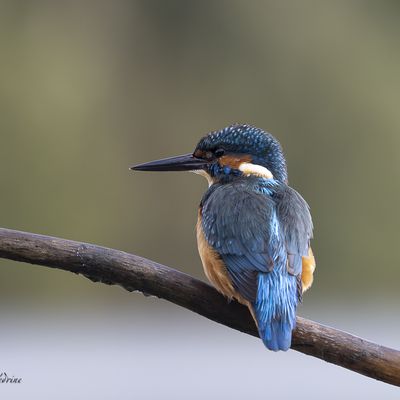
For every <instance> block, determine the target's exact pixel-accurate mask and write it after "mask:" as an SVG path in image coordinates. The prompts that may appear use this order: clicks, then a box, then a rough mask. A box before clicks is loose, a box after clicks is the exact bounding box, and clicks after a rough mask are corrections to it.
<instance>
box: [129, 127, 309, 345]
mask: <svg viewBox="0 0 400 400" xmlns="http://www.w3.org/2000/svg"><path fill="white" fill-rule="evenodd" d="M130 169H132V170H134V171H191V172H194V173H196V174H199V175H202V176H204V177H205V178H206V179H207V181H208V185H209V187H208V189H207V191H206V192H205V193H204V195H203V197H202V199H201V202H200V205H199V209H198V217H197V228H196V232H197V245H198V251H199V255H200V258H201V261H202V264H203V268H204V272H205V275H206V276H207V278H208V280H209V281H210V282H211V283H212V284H213V286H214V287H215V288H216V289H217V290H218V291H219V292H220V293H222V294H223V295H224V296H226V297H227V299H229V300H232V299H235V300H236V301H238V302H239V303H242V304H244V305H245V306H247V307H248V308H249V311H250V313H251V315H252V317H253V318H254V321H255V323H256V326H257V328H258V332H259V336H260V338H261V339H262V341H263V343H264V345H265V346H266V347H267V348H268V349H269V350H272V351H279V350H282V351H287V350H288V349H289V348H290V347H291V342H292V333H293V330H294V328H295V326H296V312H297V307H298V304H299V303H301V302H302V297H303V293H304V292H305V291H306V290H307V289H309V288H310V287H311V285H312V283H313V274H314V270H315V258H314V254H313V251H312V249H311V246H310V241H311V239H312V237H313V222H312V218H311V214H310V209H309V206H308V204H307V203H306V201H305V200H304V199H303V197H302V196H301V195H300V194H299V193H298V192H297V191H296V190H295V189H293V188H291V187H290V186H289V184H288V172H287V166H286V160H285V157H284V153H283V150H282V147H281V145H280V143H279V141H278V140H277V139H276V138H275V137H274V136H273V135H272V134H270V133H268V132H267V131H264V130H262V129H260V128H257V127H255V126H252V125H248V124H233V125H230V126H227V127H225V128H223V129H220V130H216V131H212V132H210V133H208V134H207V135H205V136H204V137H202V138H201V139H200V141H199V142H198V144H197V146H196V148H195V150H194V152H193V153H189V154H185V155H181V156H176V157H169V158H164V159H160V160H156V161H151V162H146V163H143V164H139V165H135V166H133V167H131V168H130Z"/></svg>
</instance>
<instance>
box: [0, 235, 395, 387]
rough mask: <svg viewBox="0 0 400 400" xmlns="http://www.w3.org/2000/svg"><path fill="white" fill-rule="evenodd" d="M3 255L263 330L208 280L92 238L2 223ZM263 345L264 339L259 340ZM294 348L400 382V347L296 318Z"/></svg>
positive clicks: (242, 327) (245, 328)
mask: <svg viewBox="0 0 400 400" xmlns="http://www.w3.org/2000/svg"><path fill="white" fill-rule="evenodd" d="M0 257H2V258H8V259H11V260H15V261H23V262H27V263H31V264H38V265H44V266H47V267H52V268H59V269H63V270H66V271H71V272H75V273H77V274H82V275H84V276H86V277H87V278H89V279H91V280H92V281H95V282H103V283H106V284H111V285H113V284H116V285H120V286H122V287H123V288H125V289H126V290H129V291H141V292H143V293H146V294H150V295H154V296H157V297H159V298H163V299H166V300H168V301H171V302H172V303H175V304H178V305H180V306H182V307H185V308H187V309H189V310H192V311H194V312H196V313H198V314H200V315H203V316H205V317H207V318H209V319H211V320H213V321H216V322H219V323H221V324H223V325H226V326H229V327H231V328H233V329H237V330H239V331H241V332H245V333H247V334H249V335H253V336H258V334H257V329H256V327H255V324H254V322H253V320H252V318H251V316H250V314H249V312H248V310H247V308H246V307H244V306H242V305H240V304H238V303H236V302H231V303H230V304H227V301H226V299H225V298H224V297H223V296H222V295H220V294H219V293H218V292H217V291H216V290H215V289H213V288H212V287H211V286H209V285H208V284H206V283H204V282H202V281H199V280H197V279H195V278H192V277H191V276H189V275H187V274H184V273H182V272H179V271H176V270H174V269H171V268H168V267H166V266H164V265H161V264H157V263H155V262H154V261H150V260H146V259H144V258H141V257H138V256H135V255H133V254H128V253H125V252H122V251H118V250H113V249H108V248H105V247H100V246H95V245H92V244H87V243H81V242H75V241H71V240H65V239H59V238H55V237H51V236H43V235H36V234H32V233H27V232H19V231H14V230H9V229H2V228H0ZM260 345H261V344H260ZM292 348H293V349H294V350H297V351H300V352H302V353H305V354H308V355H311V356H314V357H318V358H320V359H322V360H325V361H327V362H330V363H333V364H337V365H340V366H342V367H344V368H347V369H350V370H352V371H355V372H358V373H360V374H363V375H366V376H368V377H370V378H375V379H378V380H381V381H383V382H387V383H390V384H392V385H397V386H400V352H399V351H397V350H394V349H390V348H388V347H384V346H380V345H378V344H375V343H371V342H368V341H366V340H364V339H361V338H359V337H356V336H353V335H350V334H348V333H345V332H342V331H339V330H337V329H334V328H330V327H327V326H324V325H321V324H318V323H316V322H313V321H310V320H306V319H304V318H300V317H298V318H297V327H296V330H295V332H294V334H293V345H292Z"/></svg>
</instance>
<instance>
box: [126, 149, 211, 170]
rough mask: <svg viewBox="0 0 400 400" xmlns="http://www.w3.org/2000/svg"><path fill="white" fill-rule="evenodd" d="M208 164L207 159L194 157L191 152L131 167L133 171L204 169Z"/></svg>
mask: <svg viewBox="0 0 400 400" xmlns="http://www.w3.org/2000/svg"><path fill="white" fill-rule="evenodd" d="M206 165H207V161H206V160H203V159H201V158H197V157H194V156H193V154H191V153H190V154H184V155H183V156H177V157H169V158H163V159H162V160H156V161H150V162H147V163H144V164H138V165H134V166H133V167H130V169H132V170H133V171H193V170H198V169H203V168H204V167H205V166H206Z"/></svg>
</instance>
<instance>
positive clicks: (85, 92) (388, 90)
mask: <svg viewBox="0 0 400 400" xmlns="http://www.w3.org/2000/svg"><path fill="white" fill-rule="evenodd" d="M399 17H400V3H399V2H396V1H322V0H321V1H304V0H301V1H294V0H293V1H289V0H284V1H278V0H277V1H244V0H242V1H228V0H226V1H183V0H182V1H175V0H174V1H171V0H168V1H162V0H159V1H152V0H151V1H144V0H143V1H77V0H76V1H44V0H40V1H21V2H19V1H12V0H9V1H0V48H1V69H0V106H1V110H2V111H1V118H0V131H1V139H2V141H1V156H0V163H1V171H2V172H1V188H2V191H1V192H2V196H1V211H0V216H1V226H4V227H8V228H13V229H20V230H26V231H32V232H36V233H43V234H49V235H55V236H61V237H65V238H70V239H75V240H80V241H87V242H92V243H97V244H101V245H105V246H109V247H114V248H118V249H122V250H125V251H129V252H133V253H136V254H139V255H141V256H144V257H148V258H151V259H153V260H156V261H159V262H161V263H164V264H166V265H169V266H172V267H175V268H178V269H181V270H184V271H185V272H188V273H190V274H192V275H195V276H197V277H200V278H201V279H204V276H203V272H202V269H201V264H200V261H199V258H198V255H197V249H196V243H195V234H194V225H195V220H196V213H197V206H198V203H199V200H200V198H201V195H202V193H203V192H204V190H205V189H206V183H205V181H204V182H203V181H202V180H201V178H199V177H196V176H193V175H191V174H183V173H182V174H178V173H171V174H144V173H143V174H140V173H136V174H135V173H132V172H130V171H129V170H128V167H129V166H130V165H132V164H135V163H139V162H143V161H148V160H151V159H156V158H161V157H166V156H169V155H175V154H181V153H186V152H189V151H191V150H192V149H193V148H194V146H195V144H196V142H197V141H198V139H199V138H200V137H201V136H202V135H204V134H205V133H207V132H208V131H210V130H215V129H219V128H222V127H224V126H226V125H228V124H230V123H233V122H246V123H251V124H254V125H256V126H259V127H262V128H264V129H266V130H268V131H270V132H271V133H273V134H274V135H275V136H276V137H278V139H279V140H280V141H281V143H282V145H283V147H284V150H285V153H286V156H287V159H288V166H289V179H290V183H291V184H292V185H293V186H294V187H295V188H296V189H297V190H298V191H300V192H301V193H302V195H303V196H304V197H305V198H306V200H307V201H308V202H309V204H310V206H311V210H312V215H313V218H314V224H315V240H314V241H313V249H314V252H315V254H316V258H317V264H318V266H317V272H316V275H315V284H314V287H313V288H312V290H311V291H310V293H309V294H307V296H305V299H304V305H303V306H302V308H301V310H300V314H301V315H303V316H309V317H312V318H314V319H317V320H319V321H322V322H324V323H327V324H330V325H333V326H337V327H340V328H341V329H345V330H348V331H352V332H354V333H356V334H359V335H362V336H367V337H368V338H369V339H373V340H377V341H381V342H382V343H384V344H387V345H391V346H394V347H396V346H397V347H400V339H399V338H400V333H399V329H400V323H399V321H400V317H399V314H398V306H399V300H400V296H399V292H398V288H399V280H400V267H399V257H398V248H399V244H398V241H399V232H398V230H399V223H400V219H399V213H398V207H399V203H400V183H399V177H400V155H399V153H400V150H399V146H400V135H399V132H400V112H399V104H400V77H399V76H400V75H399V71H400V52H399V35H400V24H399ZM0 267H1V268H0V301H1V309H2V312H3V316H4V318H3V321H4V327H3V328H4V329H3V330H2V333H1V332H0V340H1V343H2V344H3V350H2V351H3V361H2V362H3V363H4V364H1V365H0V369H2V370H5V371H7V370H9V371H10V373H11V372H12V373H14V374H15V375H18V374H19V375H22V376H23V378H24V380H25V383H24V385H23V386H21V387H19V388H17V389H16V388H10V387H4V386H0V395H1V391H3V390H7V391H8V392H7V396H8V397H7V398H14V397H12V396H15V398H32V397H35V396H36V395H37V397H38V398H39V397H40V396H45V395H46V394H47V395H48V396H51V393H53V392H52V390H54V393H58V395H59V394H60V393H59V388H60V387H63V386H62V385H65V386H66V387H68V388H69V389H70V390H72V392H71V393H75V395H76V396H77V397H74V398H88V396H89V398H90V393H91V394H92V395H93V398H96V399H99V398H111V397H112V396H111V394H112V393H114V392H113V390H116V388H117V387H118V388H119V389H120V392H118V393H119V395H118V396H119V397H118V398H138V399H139V398H157V397H158V396H157V395H156V393H157V390H159V391H160V393H162V394H163V395H164V396H167V398H169V397H168V396H170V397H171V398H174V399H180V398H182V399H186V398H188V397H187V396H188V393H192V397H193V398H195V395H198V396H200V397H199V398H204V397H206V396H208V397H210V396H211V398H212V397H213V396H212V395H211V394H210V393H213V394H214V395H215V397H218V398H219V399H224V398H229V399H235V398H243V396H244V394H243V395H242V394H241V393H245V394H246V395H249V396H251V397H252V398H254V399H258V398H268V395H272V396H273V398H291V396H296V398H303V397H302V396H303V395H304V396H305V397H304V398H308V399H311V398H314V397H312V396H313V395H315V396H316V397H315V398H321V396H322V395H324V396H329V395H332V396H333V397H332V398H352V395H351V393H356V394H357V395H358V396H362V397H363V398H365V399H366V398H377V397H378V396H384V397H383V398H385V399H386V398H387V399H389V398H398V395H399V392H398V391H395V389H394V388H391V387H389V386H386V385H383V384H379V383H377V382H374V381H371V380H367V379H364V378H362V377H360V376H359V375H355V374H353V373H350V372H348V371H344V370H341V369H339V368H337V367H332V366H328V365H327V364H325V363H322V362H320V361H318V360H311V359H310V358H307V357H305V356H302V355H299V354H297V353H294V352H289V353H288V354H285V355H282V354H279V355H271V354H270V353H267V352H266V351H264V349H263V348H262V346H261V344H260V343H259V342H258V341H255V340H254V339H252V338H249V337H246V336H244V335H240V334H236V333H233V332H230V331H229V330H228V329H227V328H223V327H217V326H216V325H215V324H213V323H211V322H208V321H206V320H204V319H201V318H200V317H195V316H191V315H190V314H189V313H188V312H185V311H183V310H181V309H178V308H177V307H175V306H172V305H166V304H165V303H163V302H161V301H157V300H155V299H145V298H143V297H142V296H139V295H135V294H130V293H127V292H124V291H122V290H121V289H119V288H116V287H108V286H104V285H100V284H93V283H91V282H90V281H88V280H86V279H84V278H81V277H77V276H75V275H73V274H70V273H65V272H60V271H53V270H48V269H45V268H41V267H36V266H29V265H22V264H17V263H13V262H11V261H1V263H0ZM29 315H30V316H29ZM38 321H40V322H38ZM55 321H57V326H58V325H59V326H60V328H59V329H58V330H57V329H56V328H55V327H54V323H55ZM171 321H173V322H174V324H175V325H174V326H175V327H177V329H174V327H172V326H171ZM132 324H133V325H135V324H136V325H135V326H136V328H132ZM139 326H140V329H139ZM166 326H168V328H166ZM189 326H190V327H189ZM67 327H68V329H67ZM99 327H101V329H100V328H99ZM111 327H112V328H111ZM193 327H196V329H194V328H193ZM41 329H42V330H43V332H42V331H41ZM52 329H55V331H54V332H53V330H52ZM138 330H139V331H138ZM46 332H47V333H48V335H49V338H50V337H51V338H53V339H52V340H54V342H52V341H51V340H50V339H49V341H47V340H45V339H43V338H47V336H46ZM49 332H52V333H49ZM155 332H158V333H159V334H158V335H155ZM63 334H64V335H63ZM70 335H72V338H75V339H73V340H75V341H77V342H79V343H81V341H82V343H81V345H82V346H81V347H80V346H75V345H73V344H71V342H70V340H68V338H69V337H70ZM99 335H100V336H99ZM102 335H103V336H102ZM35 337H36V338H38V340H34V339H32V338H35ZM40 338H41V339H42V340H44V341H43V345H42V347H40V340H39V339H40ZM55 338H57V339H55ZM82 338H83V339H82ZM103 339H104V340H103ZM216 341H220V343H221V344H220V345H218V343H219V342H218V343H216ZM6 343H8V345H6ZM66 343H68V345H70V346H71V348H69V347H68V346H67V344H66ZM84 344H85V345H84ZM118 345H119V347H118ZM4 346H5V347H4ZM65 346H67V347H65ZM113 346H114V347H113ZM130 346H132V348H131V347H130ZM135 346H139V347H138V348H140V349H141V350H140V351H142V353H141V352H140V351H139V353H138V354H137V353H135V355H134V356H132V357H130V356H128V355H129V354H131V353H130V351H133V350H132V349H133V348H136V347H135ZM146 346H147V347H146ZM185 346H186V347H185ZM60 348H62V349H64V352H61V353H60V354H59V353H57V351H59V350H60ZM186 348H187V349H190V351H189V350H187V351H188V353H187V354H188V356H187V357H186V356H185V357H183V356H182V357H183V359H182V360H180V358H179V356H178V355H177V354H181V353H182V352H183V353H184V352H185V351H186V350H184V349H186ZM6 349H7V351H9V353H7V351H6ZM74 349H75V350H74ZM143 349H146V350H143ZM221 349H222V350H221ZM74 351H75V353H74ZM103 351H107V353H106V355H107V354H108V357H109V359H102V358H101V357H102V354H103ZM221 352H222V354H220V353H221ZM183 353H182V354H183ZM43 354H47V355H46V356H43ZM71 354H75V355H74V356H71ZM185 354H186V353H185ZM7 355H9V357H8V356H7ZM46 357H47V358H46ZM71 357H72V358H71ZM199 357H200V358H201V357H203V358H204V357H205V358H204V360H203V361H204V362H199V361H198V358H199ZM133 359H134V361H133ZM43 360H47V361H46V362H48V364H46V362H44V361H43ZM68 360H69V361H68ZM273 360H274V361H273ZM64 361H65V362H64ZM110 363H111V364H112V365H113V366H112V367H110ZM145 363H149V369H148V370H147V369H141V368H140V367H138V366H140V365H144V364H145ZM240 365H242V367H241V366H240ZM255 365H256V366H257V367H256V368H255V367H254V368H255V370H254V371H247V372H246V373H243V372H242V370H241V368H247V367H248V366H255ZM276 365H279V366H280V370H279V368H278V369H277V368H275V366H276ZM107 366H108V367H110V368H107ZM150 366H152V367H150ZM157 366H158V367H157ZM161 366H165V368H164V367H161ZM135 368H136V369H135ZM157 368H158V369H157ZM160 368H161V369H160ZM210 368H211V369H210ZM71 370H74V371H75V373H74V374H75V376H80V377H81V378H82V380H81V381H80V380H79V379H78V380H72V378H71V376H70V375H68V374H69V373H70V372H68V371H71ZM88 371H89V372H88ZM173 371H175V372H173ZM188 371H191V373H192V374H191V377H192V378H190V379H189V378H188V377H187V376H186V375H185V374H187V373H188ZM204 371H208V375H209V376H208V375H207V374H206V377H205V376H204V374H205V372H204ZM299 371H300V372H299ZM85 373H89V377H88V378H87V379H83V377H84V376H85ZM131 373H132V375H131ZM51 374H53V378H52V379H51V380H49V381H47V383H46V384H45V385H43V382H42V381H41V379H44V378H43V377H45V376H49V375H51ZM90 374H91V375H90ZM121 374H126V376H125V375H123V376H124V377H123V378H120V376H121ZM220 374H222V378H221V376H220ZM309 376H314V377H316V378H315V379H314V380H315V381H318V382H320V385H319V386H318V385H317V384H315V383H314V390H313V391H311V392H308V391H307V390H306V389H304V385H305V383H304V382H306V381H307V379H308V378H307V377H309ZM279 377H281V379H283V380H284V379H286V380H288V382H293V384H283V385H282V383H278V381H279ZM146 379H150V383H149V384H148V385H147V383H146V382H147V380H146ZM160 379H165V380H166V382H168V384H166V385H164V386H163V385H159V386H158V385H155V384H154V382H156V381H158V380H160ZM264 379H265V382H267V381H268V382H269V383H268V385H267V383H265V382H264V381H263V380H264ZM291 379H292V380H293V381H291ZM332 379H333V380H334V381H335V384H334V385H333V386H332V387H331V388H330V389H329V390H327V385H332ZM335 379H336V380H335ZM120 380H122V381H123V383H121V382H120ZM129 380H131V382H132V385H134V386H135V385H136V386H135V387H136V390H137V391H136V392H135V394H133V392H134V391H132V393H131V392H130V391H129V388H130V386H129V385H128V384H129ZM221 380H222V381H223V383H221ZM118 382H119V383H118ZM255 382H258V384H256V383H255ZM139 383H140V384H139ZM123 385H126V387H125V386H123ZM182 385H183V386H182ZM185 385H187V387H185ZM142 386H143V387H142ZM267 386H268V388H267ZM299 388H302V389H299ZM208 391H210V393H208ZM306 392H308V393H307V395H306ZM27 393H30V396H29V397H25V396H27ZM66 393H67V392H66ZM101 393H103V395H104V397H101V396H103V395H102V394H101ZM104 393H105V394H104ZM107 393H110V394H109V395H108V394H107ZM217 395H218V396H217ZM354 395H355V394H354ZM66 396H67V397H66V398H72V397H71V396H69V395H66ZM235 396H237V397H235ZM347 396H349V397H347ZM369 396H372V397H369ZM390 396H393V397H390ZM49 398H50V397H49ZM325 398H328V397H325Z"/></svg>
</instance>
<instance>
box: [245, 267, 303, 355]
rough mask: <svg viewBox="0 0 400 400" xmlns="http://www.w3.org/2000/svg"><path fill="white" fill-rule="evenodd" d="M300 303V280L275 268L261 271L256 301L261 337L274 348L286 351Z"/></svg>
mask: <svg viewBox="0 0 400 400" xmlns="http://www.w3.org/2000/svg"><path fill="white" fill-rule="evenodd" d="M297 302H298V289H297V279H296V277H295V276H293V275H289V274H288V273H287V272H286V270H285V271H282V270H279V269H277V268H274V269H273V270H272V271H271V272H269V273H259V274H258V289H257V298H256V301H255V302H254V303H253V309H254V314H255V317H256V319H257V325H258V330H259V333H260V337H261V339H262V341H263V342H264V344H265V346H266V347H267V348H268V349H270V350H273V351H278V350H283V351H286V350H288V349H289V348H290V345H291V342H292V331H293V329H294V327H295V325H296V308H297Z"/></svg>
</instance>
